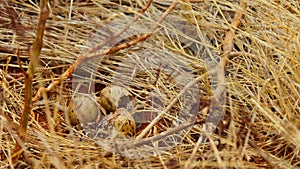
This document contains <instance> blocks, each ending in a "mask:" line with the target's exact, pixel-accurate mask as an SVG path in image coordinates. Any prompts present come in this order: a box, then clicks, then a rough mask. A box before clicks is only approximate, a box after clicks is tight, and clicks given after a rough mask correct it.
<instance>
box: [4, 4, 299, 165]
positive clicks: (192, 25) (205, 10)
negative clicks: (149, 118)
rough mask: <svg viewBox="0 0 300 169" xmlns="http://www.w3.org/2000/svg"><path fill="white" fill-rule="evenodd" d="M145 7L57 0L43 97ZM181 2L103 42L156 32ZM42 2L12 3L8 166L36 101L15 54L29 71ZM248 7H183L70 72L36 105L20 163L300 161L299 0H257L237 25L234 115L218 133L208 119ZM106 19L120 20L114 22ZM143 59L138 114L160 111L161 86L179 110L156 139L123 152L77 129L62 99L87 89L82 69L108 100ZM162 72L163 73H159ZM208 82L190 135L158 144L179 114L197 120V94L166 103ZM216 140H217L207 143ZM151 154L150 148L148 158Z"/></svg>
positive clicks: (135, 84) (229, 88)
mask: <svg viewBox="0 0 300 169" xmlns="http://www.w3.org/2000/svg"><path fill="white" fill-rule="evenodd" d="M71 2H72V3H71ZM145 3H146V2H144V1H142V0H138V1H122V4H120V2H119V1H100V0H91V1H90V0H85V1H83V0H81V1H70V2H69V1H68V2H63V1H60V0H53V1H51V2H50V16H49V18H48V20H47V24H46V31H45V38H44V46H43V49H42V52H41V56H40V66H39V69H38V70H37V73H36V76H35V79H34V94H35V93H36V92H37V89H38V88H39V86H41V85H42V86H45V87H47V86H48V85H49V84H50V83H51V82H52V81H53V80H55V79H58V78H59V76H60V75H61V74H62V73H63V72H64V71H65V70H66V69H67V68H68V67H69V66H70V65H71V64H72V63H73V62H74V61H75V60H76V58H78V57H79V56H80V55H81V54H82V53H84V52H85V51H87V50H88V48H89V47H91V46H93V45H95V44H98V43H100V42H102V41H103V40H104V39H105V38H104V37H105V36H107V35H104V33H115V32H117V31H119V30H121V29H122V28H123V27H124V25H125V24H126V23H128V22H129V21H131V20H132V16H133V14H137V11H138V10H139V9H141V8H142V7H143V6H144V5H145ZM71 4H72V5H71ZM170 4H171V3H169V2H160V1H154V2H153V3H152V5H151V6H150V7H149V8H148V9H147V10H146V12H145V15H143V16H141V18H140V19H139V20H138V21H137V22H136V23H135V24H133V26H132V27H131V28H129V29H128V30H127V31H126V32H125V33H124V34H122V35H121V36H120V37H119V38H117V39H115V41H111V44H107V45H106V46H104V47H103V49H107V48H110V47H112V46H113V45H115V44H116V43H118V42H120V41H124V40H125V41H126V40H128V37H132V36H133V35H136V34H142V33H147V32H149V31H150V30H151V27H153V26H154V25H155V22H156V20H157V18H158V17H159V16H160V15H161V14H162V13H163V12H164V11H165V10H166V9H167V7H168V5H170ZM38 8H39V5H38V4H36V3H35V2H33V1H25V0H18V1H17V0H8V1H4V2H0V25H1V26H0V67H1V72H0V73H1V74H0V75H1V88H0V89H1V91H0V92H1V93H0V100H1V110H0V131H1V132H0V147H1V151H0V158H1V162H0V168H10V167H11V168H13V164H12V161H11V160H12V158H13V156H15V155H16V154H14V153H13V150H14V146H15V143H16V141H18V137H17V135H16V130H17V127H18V125H19V120H20V116H21V112H22V109H23V106H24V105H23V104H24V98H23V94H24V85H23V83H24V77H23V75H22V73H21V72H20V68H19V66H18V64H17V57H16V54H15V52H16V50H17V49H20V52H21V63H22V65H23V68H24V69H27V63H28V62H29V60H28V58H29V47H30V46H31V43H32V42H33V40H34V36H35V27H36V24H37V20H38V12H39V9H38ZM237 10H241V7H240V6H239V2H238V1H227V0H220V1H214V0H199V1H192V2H179V4H178V5H177V7H176V8H175V9H174V10H173V11H172V12H171V13H170V16H169V17H167V18H166V20H165V21H164V22H162V24H161V26H162V27H161V28H159V30H158V31H156V33H155V34H153V36H150V38H149V39H147V40H146V41H145V42H141V43H138V44H137V45H134V46H132V47H130V48H127V49H124V50H121V51H119V52H117V53H115V54H113V55H109V56H105V57H103V56H99V57H95V58H93V60H92V61H88V62H86V63H83V64H82V66H81V67H80V68H79V70H78V72H77V74H76V73H75V74H74V75H73V79H72V77H70V78H68V79H65V80H64V81H63V82H62V83H61V84H60V85H58V86H57V87H55V88H54V90H52V91H51V92H49V93H48V96H47V97H43V99H41V100H39V101H37V102H35V103H34V104H33V105H34V106H33V113H32V114H31V120H30V122H29V126H28V130H27V134H28V135H27V140H26V142H25V143H24V144H23V145H22V146H23V148H24V150H25V151H24V153H23V155H22V156H21V158H20V159H19V162H18V164H17V166H15V167H16V168H30V167H31V168H122V167H129V168H299V167H300V163H299V161H300V152H299V151H300V114H299V112H300V107H299V106H300V103H299V101H300V100H299V99H300V76H299V75H300V65H299V61H300V34H299V32H300V26H299V25H300V4H299V2H298V1H297V0H294V1H293V0H290V1H275V0H274V1H265V0H252V1H249V2H247V7H246V10H245V11H243V14H244V15H243V18H242V20H241V24H240V26H239V27H238V28H232V29H235V35H234V38H233V43H234V48H233V51H232V52H231V53H230V60H229V61H228V64H227V66H226V69H225V71H226V72H225V77H226V91H225V93H224V99H223V101H224V112H223V115H222V120H221V121H220V123H215V124H217V129H216V131H214V132H213V133H205V130H204V129H203V128H205V127H206V128H207V127H209V126H208V123H206V124H205V116H206V115H205V112H206V113H208V112H210V111H209V110H210V109H218V108H217V107H210V105H211V103H210V102H209V98H210V96H212V95H213V94H214V92H215V88H216V86H215V85H216V84H217V83H216V81H215V80H216V76H217V75H216V72H215V71H211V70H213V68H214V66H215V64H216V63H217V61H218V60H219V58H220V55H221V54H222V52H223V51H222V45H223V43H224V39H225V34H226V32H227V31H228V29H229V24H230V23H231V22H232V19H233V16H234V14H235V12H236V11H237ZM104 25H105V26H108V25H109V26H111V27H110V29H104V28H103V26H104ZM108 30H109V31H111V32H108ZM188 44H191V45H190V46H188ZM195 44H197V45H195ZM185 45H186V46H188V47H186V48H185ZM209 53H210V54H209ZM143 59H144V60H143ZM124 60H125V61H124ZM146 60H147V62H151V63H157V64H154V65H155V66H158V67H156V69H155V66H154V65H153V64H152V65H151V64H150V66H149V65H148V66H147V65H146V66H145V65H144V63H147V62H146ZM138 61H139V62H138ZM136 65H137V69H141V70H143V71H142V73H141V74H139V75H137V76H136V78H135V79H134V80H133V81H132V83H131V84H130V85H128V86H129V87H130V90H131V92H132V93H135V94H136V95H137V96H140V97H139V99H137V100H138V103H137V104H138V106H140V107H139V109H137V110H136V111H140V112H143V111H145V110H148V109H151V106H150V108H149V105H148V107H147V106H145V103H146V101H145V100H146V99H145V98H143V97H145V93H147V92H146V91H150V90H158V91H162V92H163V94H164V95H165V96H166V97H165V98H163V99H164V100H163V102H165V103H167V104H166V105H165V106H162V105H160V104H159V105H158V106H157V107H158V109H162V110H163V111H165V112H166V113H168V114H169V115H168V116H165V117H164V119H163V120H162V121H160V122H159V125H158V126H156V128H155V127H154V128H152V129H151V132H149V133H147V134H148V135H147V136H146V138H149V139H150V142H151V141H153V142H154V143H153V144H146V145H144V146H139V147H137V148H136V149H134V148H128V147H126V146H124V147H126V148H128V149H122V146H121V148H120V145H118V146H119V149H118V146H117V147H116V146H115V145H114V146H112V147H113V148H115V149H116V150H115V151H112V152H109V151H107V149H106V147H105V146H108V145H110V144H111V140H105V139H104V140H97V141H96V142H94V140H92V139H91V138H88V137H86V136H84V135H83V134H82V133H81V132H79V131H77V130H76V129H74V128H70V127H68V125H67V123H66V122H65V121H64V118H63V116H64V112H63V111H62V110H61V109H58V108H57V106H55V105H57V104H60V105H61V106H62V107H64V106H65V105H66V104H67V103H68V102H69V100H70V98H71V97H72V95H74V88H73V89H72V82H74V83H76V84H77V82H76V81H75V80H80V78H78V77H77V76H76V75H84V76H85V79H84V80H85V81H88V82H89V83H88V85H90V84H92V86H94V88H92V91H95V93H96V95H98V93H99V91H100V90H101V89H103V87H104V86H105V85H107V84H110V83H117V82H119V81H116V78H119V79H122V78H123V80H124V81H126V80H128V79H126V78H128V77H130V76H131V75H132V68H133V67H134V66H136ZM151 66H153V68H152V67H151ZM145 67H146V69H145ZM157 68H159V69H161V70H163V72H162V73H159V72H158V71H157ZM172 72H176V73H178V74H180V73H183V75H185V74H184V72H189V76H186V79H184V78H180V80H178V79H177V80H176V79H172V78H168V77H166V76H167V75H168V74H169V75H172ZM208 72H210V73H208ZM120 73H121V74H120ZM164 73H165V74H167V75H165V74H164ZM91 74H92V76H90V75H91ZM86 75H88V76H90V77H87V76H86ZM172 76H173V75H172ZM74 77H75V78H74ZM76 77H77V78H76ZM179 77H182V76H179ZM143 78H144V79H145V78H147V80H144V79H143ZM196 78H197V80H198V81H197V84H198V86H199V89H200V90H199V91H200V92H199V93H198V95H199V96H200V100H201V103H200V108H199V112H198V110H197V112H198V116H197V124H195V125H193V126H192V127H191V128H188V130H182V131H180V132H174V133H176V134H177V136H178V137H179V138H180V139H177V140H173V144H172V146H170V147H164V149H162V148H160V147H159V146H155V145H157V142H156V141H157V140H151V138H159V137H158V136H161V133H162V132H168V131H171V132H170V133H173V130H172V129H173V128H172V127H174V126H172V125H171V124H172V122H173V123H174V121H176V119H177V120H178V124H182V125H183V124H187V123H188V120H187V119H186V118H189V116H187V115H188V114H184V113H183V114H184V115H185V116H182V114H180V113H178V112H180V111H179V110H180V109H184V108H191V107H190V106H187V107H184V106H185V104H188V105H191V104H192V103H194V102H195V100H192V99H190V100H189V99H183V100H179V101H177V102H174V104H173V105H172V106H170V109H169V110H168V111H166V109H165V108H166V107H167V105H170V104H171V103H172V99H173V98H175V97H176V96H177V95H178V94H179V93H180V91H182V90H186V92H188V91H189V90H188V89H186V88H184V87H185V86H186V85H187V84H188V83H189V82H190V81H193V80H195V79H196ZM74 83H73V84H74ZM73 87H74V86H73ZM89 87H90V86H89ZM86 89H87V88H84V87H83V89H80V92H84V93H86V92H90V91H87V90H86ZM143 92H145V93H143ZM190 92H191V91H190ZM157 97H159V96H157ZM225 97H226V98H225ZM159 106H161V107H159ZM141 107H142V108H141ZM184 110H186V109H184ZM217 116H218V117H217V118H219V117H220V116H219V115H217ZM217 122H218V120H217ZM142 130H143V128H140V129H139V131H137V136H136V138H133V139H134V140H136V144H138V143H139V141H141V140H142V141H143V139H140V137H139V136H138V134H140V133H141V132H142ZM159 133H160V134H159ZM170 133H169V134H170ZM205 135H206V136H207V137H206V138H207V139H205V141H203V140H202V138H203V136H205ZM167 138H169V139H174V138H176V137H175V135H170V136H168V137H167ZM159 139H162V138H159ZM97 142H98V144H97ZM99 142H101V144H100V143H99ZM121 143H122V142H121ZM99 144H100V146H99ZM118 144H120V143H118ZM122 144H124V145H126V143H122ZM152 145H154V146H152ZM147 146H148V147H147ZM124 147H123V148H124ZM110 148H111V147H109V148H108V149H110ZM146 150H151V151H146ZM120 151H122V152H120ZM140 152H145V153H144V154H143V156H142V157H140V156H139V153H140ZM128 154H131V155H128ZM139 157H140V158H139Z"/></svg>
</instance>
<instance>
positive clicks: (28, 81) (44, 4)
mask: <svg viewBox="0 0 300 169" xmlns="http://www.w3.org/2000/svg"><path fill="white" fill-rule="evenodd" d="M48 15H49V9H48V0H41V2H40V16H39V20H38V25H37V32H36V37H35V40H34V42H33V44H32V48H31V51H30V62H29V67H28V70H27V72H24V71H23V74H24V76H25V82H24V84H25V93H24V99H25V101H24V109H23V112H22V116H21V120H20V125H19V128H18V136H19V138H20V141H21V142H23V143H24V142H25V139H26V130H27V126H28V121H29V115H30V112H31V110H32V81H33V76H34V72H35V69H36V67H37V66H38V61H39V55H40V53H41V49H42V46H43V36H44V30H45V25H46V20H47V18H48ZM20 68H21V70H22V69H23V68H22V67H20ZM20 151H23V150H21V145H20V143H19V142H16V145H15V149H14V153H15V154H16V153H17V155H16V156H15V157H14V158H13V163H14V164H16V163H17V161H18V159H19V157H20V154H21V153H18V152H20Z"/></svg>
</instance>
